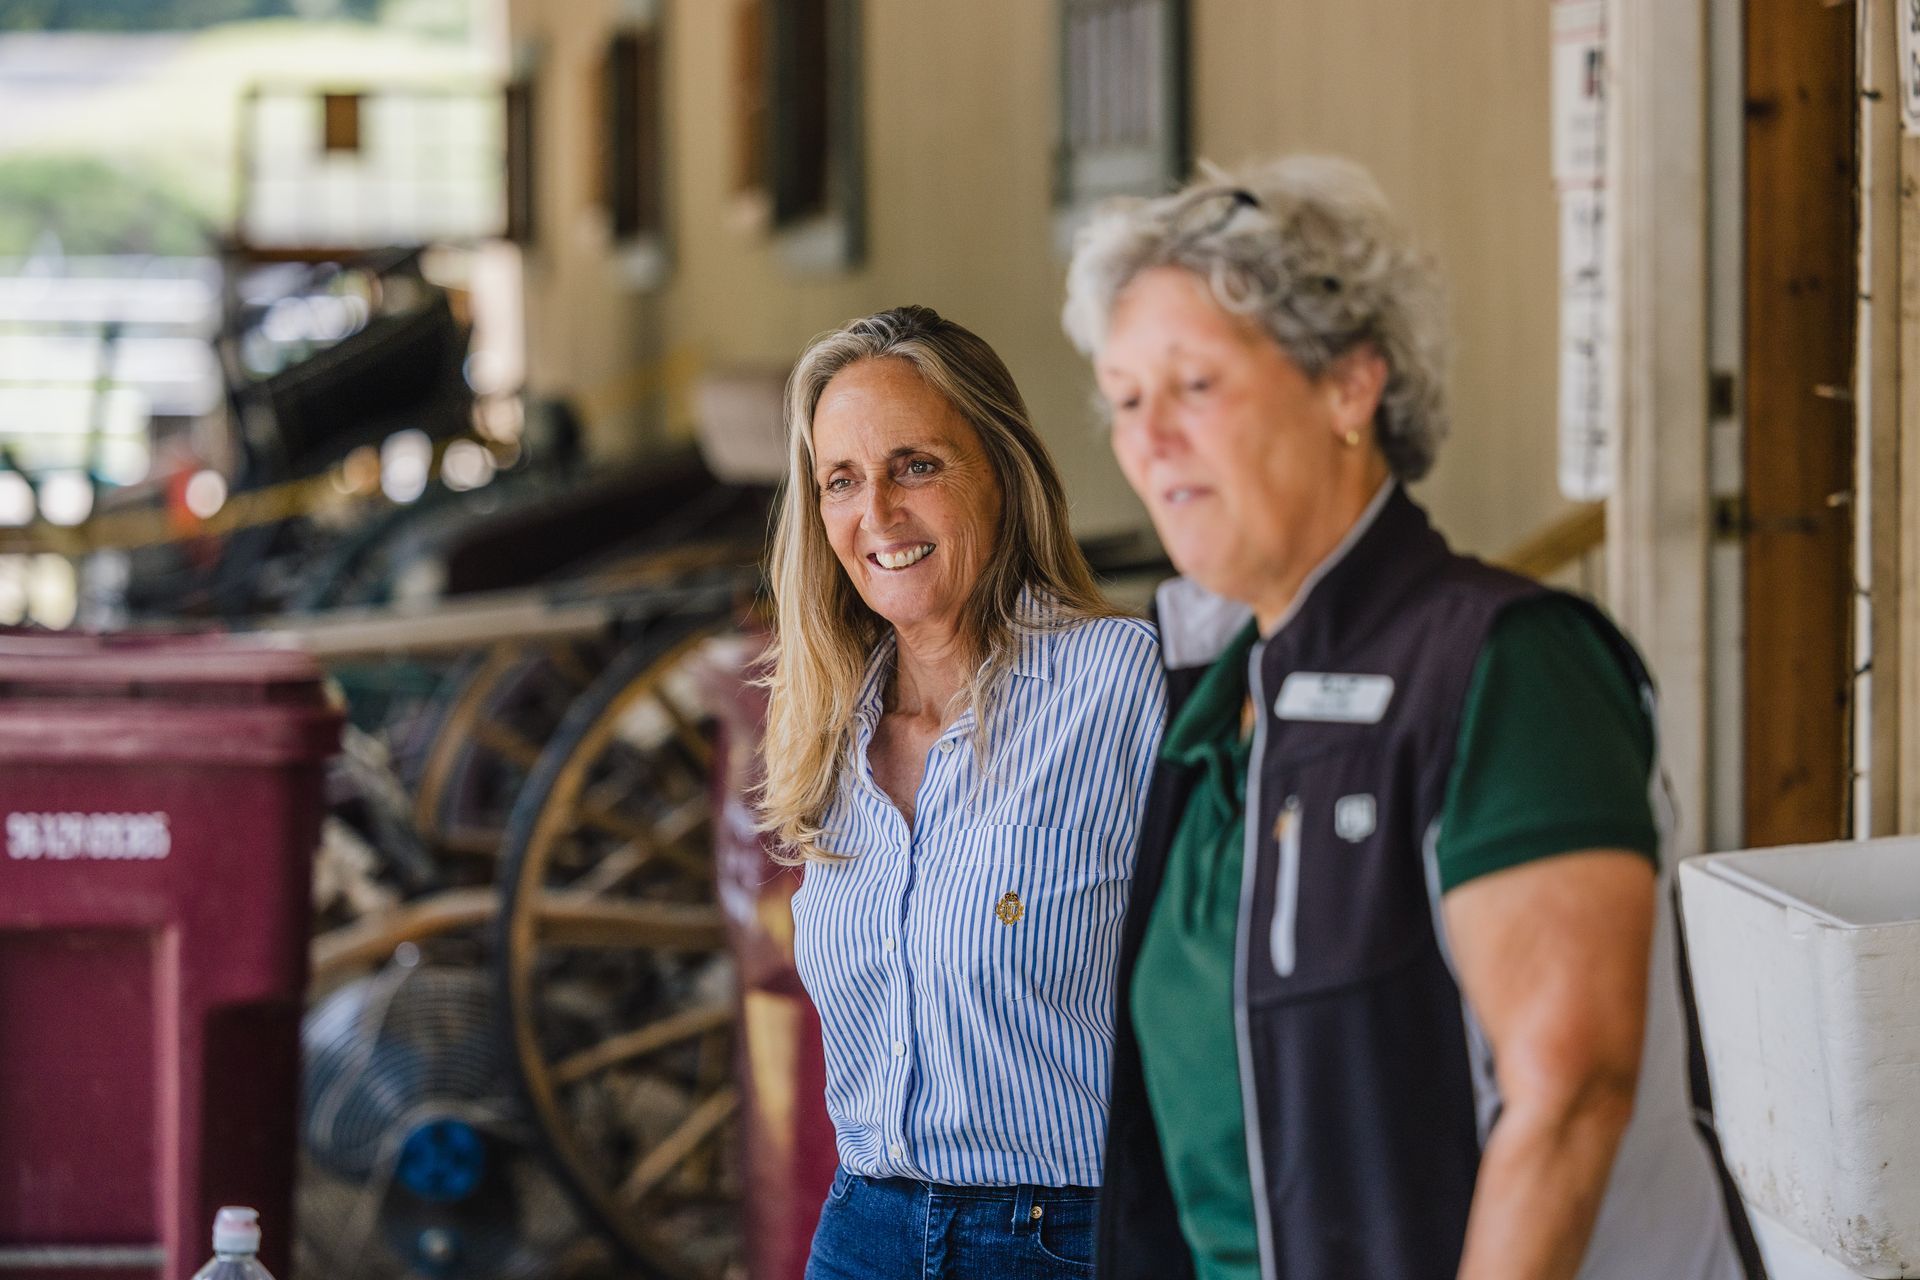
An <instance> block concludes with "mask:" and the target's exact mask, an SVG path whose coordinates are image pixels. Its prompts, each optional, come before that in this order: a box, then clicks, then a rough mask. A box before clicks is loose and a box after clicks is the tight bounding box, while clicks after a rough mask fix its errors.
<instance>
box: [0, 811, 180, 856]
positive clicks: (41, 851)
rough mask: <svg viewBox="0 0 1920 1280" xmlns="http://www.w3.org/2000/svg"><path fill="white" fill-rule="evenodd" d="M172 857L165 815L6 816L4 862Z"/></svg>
mask: <svg viewBox="0 0 1920 1280" xmlns="http://www.w3.org/2000/svg"><path fill="white" fill-rule="evenodd" d="M172 851H173V833H172V832H171V831H170V830H169V829H168V827H167V815H166V814H164V813H10V814H8V815H7V857H9V858H11V859H13V860H15V861H17V862H39V861H47V862H71V861H75V860H83V861H89V862H146V861H153V860H155V859H159V858H164V857H166V856H167V855H168V854H169V853H171V852H172Z"/></svg>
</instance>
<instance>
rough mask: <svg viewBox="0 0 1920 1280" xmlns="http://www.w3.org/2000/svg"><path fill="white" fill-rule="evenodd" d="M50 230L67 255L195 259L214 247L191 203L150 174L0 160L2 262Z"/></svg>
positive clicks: (66, 161) (87, 159) (89, 161)
mask: <svg viewBox="0 0 1920 1280" xmlns="http://www.w3.org/2000/svg"><path fill="white" fill-rule="evenodd" d="M49 230H51V231H53V232H54V233H55V234H56V235H57V236H58V237H59V245H60V248H61V249H62V250H63V251H65V252H66V253H70V254H114V253H136V254H162V255H192V254H202V253H207V252H209V251H210V250H211V247H212V246H211V245H210V244H209V242H208V226H207V223H206V221H205V220H204V219H203V218H202V216H201V215H200V213H199V212H198V211H197V210H196V209H195V208H194V206H193V204H192V202H191V201H189V200H188V199H187V198H186V197H185V196H184V195H182V194H181V193H180V192H179V191H178V190H177V189H175V188H174V187H173V186H172V185H171V184H170V183H168V182H166V181H164V180H163V179H161V178H160V177H158V176H156V175H155V174H152V173H149V172H142V171H140V170H137V169H133V168H129V167H127V166H124V165H120V164H115V163H113V162H112V161H109V160H104V159H100V158H98V157H95V156H79V155H42V154H31V153H29V154H17V155H11V156H0V258H12V257H22V256H24V255H26V254H27V253H28V252H30V251H31V250H33V249H35V248H36V247H39V246H40V244H41V242H42V238H43V236H44V235H45V234H46V233H47V232H48V231H49Z"/></svg>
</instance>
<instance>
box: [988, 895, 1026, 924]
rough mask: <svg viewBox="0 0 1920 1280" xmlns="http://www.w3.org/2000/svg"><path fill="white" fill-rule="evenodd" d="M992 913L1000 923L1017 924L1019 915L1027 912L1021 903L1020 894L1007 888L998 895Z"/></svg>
mask: <svg viewBox="0 0 1920 1280" xmlns="http://www.w3.org/2000/svg"><path fill="white" fill-rule="evenodd" d="M993 914H994V915H995V916H996V917H998V918H999V921H1000V923H1001V924H1018V923H1019V921H1020V917H1021V916H1023V915H1025V914H1027V909H1026V907H1025V906H1024V905H1022V904H1021V902H1020V895H1019V894H1017V893H1015V892H1014V891H1013V890H1011V889H1009V890H1007V891H1006V892H1005V893H1003V894H1001V895H1000V902H999V904H998V905H997V906H995V907H994V909H993Z"/></svg>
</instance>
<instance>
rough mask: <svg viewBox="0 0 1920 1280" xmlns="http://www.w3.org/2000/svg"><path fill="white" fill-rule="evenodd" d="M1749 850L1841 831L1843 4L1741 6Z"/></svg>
mask: <svg viewBox="0 0 1920 1280" xmlns="http://www.w3.org/2000/svg"><path fill="white" fill-rule="evenodd" d="M1745 15H1746V23H1745V29H1746V83H1747V92H1746V104H1747V112H1746V115H1747V125H1746V155H1747V163H1746V189H1747V202H1746V226H1745V231H1746V236H1745V239H1746V266H1745V276H1746V343H1745V347H1746V351H1745V361H1744V364H1745V367H1746V370H1747V394H1746V407H1747V435H1746V441H1747V448H1746V467H1745V470H1746V493H1747V515H1748V528H1747V531H1746V539H1745V542H1746V608H1745V615H1746V628H1745V629H1746V637H1747V649H1746V696H1745V704H1746V711H1747V716H1746V732H1745V735H1744V737H1745V750H1746V787H1745V790H1746V805H1745V818H1746V821H1745V825H1746V842H1747V843H1748V844H1749V845H1770V844H1790V843H1801V842H1811V841H1819V840H1833V839H1837V838H1839V837H1840V836H1841V835H1842V834H1844V833H1845V831H1846V827H1847V823H1846V817H1847V800H1848V794H1849V788H1848V781H1849V774H1850V765H1849V761H1850V758H1851V754H1850V749H1849V748H1850V744H1849V741H1848V720H1847V706H1848V700H1849V697H1850V695H1851V691H1852V689H1851V686H1852V662H1851V646H1850V609H1851V606H1852V592H1851V586H1852V549H1853V548H1852V540H1851V539H1852V516H1851V510H1850V507H1849V502H1850V500H1851V488H1852V483H1853V446H1854V413H1853V405H1852V393H1851V388H1852V386H1853V358H1854V350H1853V340H1854V321H1855V313H1854V308H1855V299H1856V288H1855V279H1856V273H1857V265H1858V264H1857V261H1856V257H1855V253H1856V235H1855V229H1854V219H1855V198H1854V194H1855V193H1854V184H1855V175H1856V155H1855V151H1856V148H1855V131H1854V130H1855V114H1854V19H1853V10H1852V8H1851V7H1845V8H1827V7H1824V6H1820V5H1812V4H1808V3H1806V0H1746V5H1745Z"/></svg>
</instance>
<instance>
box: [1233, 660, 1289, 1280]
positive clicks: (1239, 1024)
mask: <svg viewBox="0 0 1920 1280" xmlns="http://www.w3.org/2000/svg"><path fill="white" fill-rule="evenodd" d="M1266 651H1267V644H1266V641H1264V640H1262V641H1260V642H1259V643H1257V644H1255V645H1254V646H1253V652H1252V654H1251V655H1249V657H1248V658H1247V689H1248V692H1249V693H1250V695H1251V696H1252V698H1253V747H1252V750H1251V752H1250V753H1249V754H1248V756H1247V798H1246V805H1247V819H1246V840H1245V847H1244V849H1243V850H1242V853H1241V862H1240V916H1239V921H1238V923H1237V925H1236V926H1235V930H1234V945H1233V1037H1234V1042H1235V1047H1236V1048H1238V1050H1239V1056H1240V1123H1241V1126H1242V1127H1243V1128H1244V1129H1245V1130H1246V1143H1247V1176H1248V1180H1249V1181H1250V1182H1251V1183H1252V1184H1253V1187H1252V1190H1253V1228H1254V1239H1255V1241H1256V1242H1257V1243H1258V1244H1259V1246H1260V1275H1261V1277H1262V1280H1275V1277H1276V1276H1278V1275H1279V1269H1278V1267H1277V1265H1276V1264H1275V1262H1274V1255H1273V1213H1272V1208H1271V1206H1270V1204H1269V1202H1268V1199H1267V1160H1266V1156H1265V1154H1264V1147H1265V1144H1264V1142H1263V1140H1262V1138H1261V1134H1260V1098H1259V1094H1258V1092H1257V1091H1256V1090H1255V1089H1254V1074H1253V1029H1252V1024H1251V1019H1250V1017H1249V1015H1248V1011H1247V957H1248V955H1249V954H1250V953H1251V952H1252V950H1253V948H1252V947H1251V945H1250V941H1251V939H1252V936H1253V882H1254V878H1255V875H1256V873H1257V872H1258V870H1259V866H1260V836H1261V834H1262V833H1261V830H1260V827H1261V823H1260V766H1261V762H1262V761H1263V760H1264V759H1265V757H1266V753H1267V752H1266V749H1267V696H1266V693H1265V691H1264V690H1263V689H1262V688H1261V684H1260V659H1261V655H1263V654H1264V653H1266Z"/></svg>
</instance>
